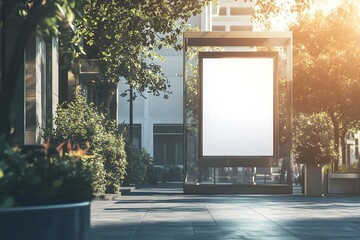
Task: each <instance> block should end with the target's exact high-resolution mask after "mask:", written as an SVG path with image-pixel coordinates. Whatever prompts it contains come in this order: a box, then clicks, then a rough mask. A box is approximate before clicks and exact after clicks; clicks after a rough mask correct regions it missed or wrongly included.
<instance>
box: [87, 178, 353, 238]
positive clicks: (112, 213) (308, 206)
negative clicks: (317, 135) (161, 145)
mask: <svg viewBox="0 0 360 240" xmlns="http://www.w3.org/2000/svg"><path fill="white" fill-rule="evenodd" d="M91 210H92V213H91V226H92V239H93V240H113V239H114V240H115V239H129V240H151V239H156V240H163V239H166V240H172V239H176V240H184V239H189V240H202V239H206V240H209V239H210V240H211V239H213V240H223V239H226V240H228V239H267V240H269V239H270V240H271V239H276V240H282V239H284V240H285V239H286V240H292V239H301V240H302V239H306V240H307V239H327V240H329V239H330V240H331V239H359V236H360V197H350V196H326V197H318V198H317V197H304V196H302V195H300V194H296V195H184V194H182V189H181V185H180V184H177V185H175V186H173V185H171V184H167V185H166V186H158V187H147V188H141V189H135V190H133V191H132V192H131V193H130V195H123V196H121V198H120V199H119V200H117V201H99V200H97V201H93V202H92V205H91Z"/></svg>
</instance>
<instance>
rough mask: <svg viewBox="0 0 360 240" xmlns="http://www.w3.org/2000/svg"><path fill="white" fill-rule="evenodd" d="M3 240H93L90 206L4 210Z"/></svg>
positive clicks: (1, 219) (1, 214)
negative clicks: (91, 237)
mask: <svg viewBox="0 0 360 240" xmlns="http://www.w3.org/2000/svg"><path fill="white" fill-rule="evenodd" d="M0 239H1V240H15V239H26V240H64V239H66V240H89V239H90V202H83V203H72V204H61V205H48V206H34V207H15V208H0Z"/></svg>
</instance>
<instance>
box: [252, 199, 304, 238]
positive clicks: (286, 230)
mask: <svg viewBox="0 0 360 240" xmlns="http://www.w3.org/2000/svg"><path fill="white" fill-rule="evenodd" d="M246 207H247V208H248V209H250V210H251V211H253V212H255V213H257V214H259V215H260V216H263V217H264V218H266V219H268V220H270V221H271V222H272V223H274V224H275V225H277V226H278V227H280V228H281V229H283V230H284V231H285V232H288V233H290V234H291V235H292V236H294V237H295V238H297V239H299V237H298V236H296V235H295V234H294V233H293V232H291V231H290V230H288V229H286V228H284V227H283V226H281V225H280V224H279V223H277V222H275V221H273V220H272V219H271V218H269V217H267V216H265V215H264V214H262V213H259V212H258V211H256V210H255V209H253V208H251V207H249V206H248V205H246Z"/></svg>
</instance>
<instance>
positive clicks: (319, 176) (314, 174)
mask: <svg viewBox="0 0 360 240" xmlns="http://www.w3.org/2000/svg"><path fill="white" fill-rule="evenodd" d="M304 185H305V192H304V194H305V196H314V197H315V196H322V195H323V194H324V173H323V168H322V167H318V166H311V165H305V181H304Z"/></svg>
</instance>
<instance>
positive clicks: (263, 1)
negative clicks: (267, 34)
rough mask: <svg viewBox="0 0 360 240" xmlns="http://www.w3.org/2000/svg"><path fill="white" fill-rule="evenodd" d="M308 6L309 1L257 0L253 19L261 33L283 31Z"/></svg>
mask: <svg viewBox="0 0 360 240" xmlns="http://www.w3.org/2000/svg"><path fill="white" fill-rule="evenodd" d="M245 1H246V0H245ZM310 4H311V0H257V1H256V3H255V9H254V12H253V18H254V21H255V24H256V25H257V27H259V28H260V29H261V30H263V31H269V30H280V31H284V30H288V27H289V25H290V24H291V23H292V22H293V21H295V20H296V18H297V17H298V16H299V15H301V14H302V13H303V12H304V11H306V10H308V9H309V8H310Z"/></svg>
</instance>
